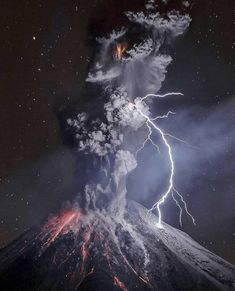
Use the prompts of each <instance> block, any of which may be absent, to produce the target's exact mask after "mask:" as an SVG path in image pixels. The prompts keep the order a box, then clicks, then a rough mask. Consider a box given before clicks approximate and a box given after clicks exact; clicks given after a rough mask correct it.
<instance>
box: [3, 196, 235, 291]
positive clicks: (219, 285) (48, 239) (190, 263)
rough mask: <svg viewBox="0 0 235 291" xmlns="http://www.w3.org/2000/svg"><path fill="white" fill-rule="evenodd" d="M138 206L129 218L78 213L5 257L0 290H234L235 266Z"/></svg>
mask: <svg viewBox="0 0 235 291" xmlns="http://www.w3.org/2000/svg"><path fill="white" fill-rule="evenodd" d="M156 221H157V219H156V217H155V216H154V215H151V216H150V215H148V212H147V210H146V209H145V208H144V207H142V206H140V205H139V204H137V203H134V202H130V203H129V204H128V206H127V210H126V213H125V219H122V218H119V219H117V218H112V217H110V216H107V215H105V214H104V213H102V212H95V211H93V212H91V211H90V212H89V213H88V214H84V213H82V212H81V211H79V210H78V209H76V208H71V209H69V210H64V211H63V212H62V213H61V214H60V215H58V216H53V217H52V218H50V219H49V220H48V221H47V222H46V223H45V224H44V225H43V226H42V227H41V228H40V227H33V228H31V229H30V230H29V231H27V232H26V233H24V234H23V235H22V236H21V237H19V238H18V239H17V240H15V241H14V242H12V243H11V244H10V245H9V246H8V247H6V248H4V249H2V250H1V252H0V285H1V288H0V290H3V291H8V290H9V291H11V290H12V291H16V290H17V291H55V290H56V291H62V290H63V291H71V290H79V291H80V290H90V291H91V290H92V291H95V290H97V291H106V290H107V291H112V290H117V291H118V290H123V291H127V290H160V291H168V290H169V291H184V290H205V291H210V290H211V291H216V290H235V267H234V266H233V265H231V264H229V263H228V262H226V261H224V260H223V259H221V258H220V257H218V256H217V255H215V254H213V253H211V252H210V251H208V250H207V249H205V248H203V247H202V246H201V245H199V244H198V243H196V242H195V241H194V240H193V239H192V238H191V237H189V236H188V235H187V234H185V233H183V232H182V231H180V230H177V229H175V228H173V227H171V226H169V225H167V224H163V228H162V229H159V228H157V227H156Z"/></svg>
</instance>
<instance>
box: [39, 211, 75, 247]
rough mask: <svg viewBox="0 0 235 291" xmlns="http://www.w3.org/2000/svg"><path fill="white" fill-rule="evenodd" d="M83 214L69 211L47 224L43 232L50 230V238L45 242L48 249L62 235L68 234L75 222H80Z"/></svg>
mask: <svg viewBox="0 0 235 291" xmlns="http://www.w3.org/2000/svg"><path fill="white" fill-rule="evenodd" d="M80 217H81V213H80V212H79V211H77V210H69V211H67V212H64V213H62V214H61V215H59V216H55V217H53V218H52V219H51V220H49V221H48V223H46V225H45V226H44V228H43V231H47V230H49V233H50V237H49V239H48V240H47V241H46V242H45V244H44V246H46V247H48V246H49V245H50V244H51V243H52V242H54V241H55V240H56V238H57V237H58V236H59V235H60V234H66V233H68V232H69V230H70V229H71V225H73V223H74V222H77V221H79V219H80Z"/></svg>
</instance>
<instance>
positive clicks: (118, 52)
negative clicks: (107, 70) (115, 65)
mask: <svg viewBox="0 0 235 291" xmlns="http://www.w3.org/2000/svg"><path fill="white" fill-rule="evenodd" d="M126 49H127V43H119V44H117V46H116V57H117V59H118V60H121V59H122V56H123V54H124V52H125V51H126Z"/></svg>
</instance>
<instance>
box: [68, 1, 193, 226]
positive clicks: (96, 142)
mask: <svg viewBox="0 0 235 291" xmlns="http://www.w3.org/2000/svg"><path fill="white" fill-rule="evenodd" d="M154 7H155V4H154V1H149V2H148V3H147V5H146V13H143V12H139V13H133V12H126V17H127V18H128V20H129V26H128V28H124V27H123V28H121V29H119V30H116V31H112V32H111V33H110V34H109V35H108V36H106V37H101V38H98V39H97V42H98V44H99V47H100V49H99V53H97V56H96V60H95V64H94V67H93V68H92V69H91V71H90V72H89V74H88V77H87V80H86V81H87V82H89V83H93V84H95V85H96V86H99V87H101V88H102V99H101V98H98V97H99V96H97V100H99V101H97V102H103V106H102V107H100V108H101V111H102V112H100V115H99V118H95V119H92V117H91V116H90V112H81V113H79V114H78V115H77V118H76V119H71V118H69V119H68V120H67V122H68V124H69V125H70V126H71V127H72V128H73V129H74V132H75V135H76V143H77V148H78V151H79V152H82V153H84V155H90V156H91V155H92V156H94V157H96V158H95V159H96V163H98V167H97V168H96V172H99V174H97V173H96V175H98V176H99V181H98V182H97V183H88V184H85V185H84V191H83V190H82V191H81V192H82V193H80V196H81V197H82V199H80V204H81V205H83V207H85V208H86V209H89V208H92V209H99V210H105V211H107V212H108V213H110V215H117V216H120V217H123V213H124V209H125V205H126V199H125V197H126V178H127V175H128V173H130V172H131V171H133V170H134V169H135V168H136V167H137V155H138V153H139V152H140V151H141V150H142V149H144V147H145V144H146V143H147V142H150V143H151V144H152V145H153V147H155V148H156V150H157V151H159V152H160V151H161V149H160V148H163V152H165V151H166V155H167V156H168V160H169V169H170V177H169V179H167V180H166V183H168V184H167V186H166V187H167V190H166V192H165V193H163V194H162V196H161V198H160V200H159V201H157V202H156V203H155V204H154V205H153V207H152V209H151V210H154V209H157V211H158V216H159V221H158V223H157V225H158V226H159V227H161V226H162V214H161V209H160V206H161V204H163V203H164V202H165V200H166V199H167V198H168V196H169V195H172V198H173V200H174V201H175V202H176V205H177V206H178V207H179V209H180V223H181V216H182V207H181V205H182V206H183V207H184V209H185V211H186V213H187V214H188V215H189V216H190V217H191V218H192V221H193V223H195V221H194V218H193V216H192V215H191V214H190V213H189V211H188V209H187V205H186V203H185V201H184V199H183V197H182V195H181V194H180V193H179V192H178V191H177V190H176V189H175V187H174V172H175V165H174V158H173V153H172V149H171V145H170V142H169V141H168V138H169V137H170V138H175V137H174V136H171V135H169V134H167V133H164V132H163V131H162V130H161V128H160V127H158V125H157V121H158V119H163V118H167V117H168V116H169V115H170V114H173V112H171V111H169V112H168V113H167V114H166V115H163V116H155V117H152V116H151V112H150V108H149V105H148V103H147V102H148V101H151V100H152V99H154V98H164V97H168V96H171V97H173V96H174V95H182V94H181V93H174V92H173V93H167V94H164V95H156V93H157V92H158V91H159V90H160V88H161V84H162V82H163V81H164V79H165V74H166V72H167V66H168V65H169V64H170V63H171V61H172V58H171V56H170V55H168V54H165V53H164V49H165V47H167V45H168V44H169V43H170V42H171V41H172V40H173V39H174V38H176V37H177V36H179V35H181V34H182V33H183V32H184V31H185V30H186V29H187V28H188V26H189V23H190V17H189V16H188V15H181V14H179V13H178V12H177V11H172V12H169V13H168V14H167V15H165V16H164V17H163V16H161V15H160V13H158V12H157V11H156V10H155V8H154ZM136 30H138V31H139V35H140V36H139V39H136V33H135V31H136ZM94 106H96V105H95V103H94ZM99 106H100V105H99ZM90 109H91V111H92V110H93V109H92V108H91V107H90ZM100 116H102V117H100ZM143 129H144V131H143ZM146 135H147V137H146ZM154 135H156V136H157V138H158V140H159V145H157V144H156V143H155V142H154ZM133 136H135V138H133ZM131 137H132V138H131ZM155 139H156V138H155ZM97 157H98V162H97Z"/></svg>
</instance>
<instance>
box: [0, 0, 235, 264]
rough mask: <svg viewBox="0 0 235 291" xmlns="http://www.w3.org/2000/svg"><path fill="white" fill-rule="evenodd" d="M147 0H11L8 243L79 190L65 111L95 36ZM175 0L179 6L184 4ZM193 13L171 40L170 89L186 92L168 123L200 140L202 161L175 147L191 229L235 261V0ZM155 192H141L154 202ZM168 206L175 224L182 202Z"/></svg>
mask: <svg viewBox="0 0 235 291" xmlns="http://www.w3.org/2000/svg"><path fill="white" fill-rule="evenodd" d="M127 2H128V3H127ZM142 2H143V1H139V0H138V1H137V0H130V1H125V0H119V1H117V0H86V1H85V0H80V1H79V0H78V1H54V0H51V1H36V0H35V1H3V3H2V5H1V6H2V7H1V18H0V23H1V32H0V33H1V45H0V50H1V71H2V72H1V86H0V95H1V109H0V112H1V114H0V127H1V130H0V134H1V136H0V138H1V143H0V147H1V149H0V159H1V163H0V179H1V185H0V205H1V208H0V246H1V247H3V246H5V245H6V244H7V243H8V242H10V241H11V240H12V239H14V238H16V237H17V236H18V235H19V234H21V233H22V232H23V231H24V230H25V229H27V228H29V227H30V226H32V225H33V224H34V223H38V222H39V221H40V220H41V219H42V218H44V217H46V216H47V215H48V214H50V213H51V212H53V211H56V210H57V209H58V208H59V207H60V206H61V204H62V203H63V202H64V201H66V200H67V199H70V198H72V197H74V195H75V194H76V188H75V187H74V179H75V178H74V175H73V174H74V165H75V162H76V159H75V154H74V152H73V151H72V149H71V148H70V147H68V146H67V144H65V143H64V140H63V139H62V138H61V133H60V126H59V123H58V119H57V117H58V114H59V112H61V111H63V110H64V109H66V108H68V107H73V106H74V104H77V102H78V100H79V96H80V92H81V88H82V86H83V84H84V79H85V78H86V74H87V70H88V68H89V66H90V65H91V62H92V59H93V54H94V51H95V49H94V37H95V36H98V35H99V34H102V33H103V34H104V33H106V32H108V31H110V30H111V29H113V28H115V27H119V26H120V25H121V24H123V23H125V18H124V16H123V11H125V10H128V9H132V10H133V9H136V10H138V9H140V8H141V7H142V6H141V5H142ZM171 2H172V4H171V5H172V8H175V7H176V8H177V5H178V4H177V3H178V1H171ZM190 16H191V17H192V23H191V25H190V28H189V29H188V31H187V32H186V34H184V35H183V36H182V37H180V39H178V40H177V41H176V42H175V43H174V44H173V45H172V48H171V51H172V56H173V63H172V65H171V66H170V67H169V69H168V74H167V77H166V81H165V83H164V84H163V87H162V89H161V90H162V92H167V91H180V92H183V93H184V97H183V98H181V100H180V101H179V102H175V103H174V104H173V105H172V106H173V107H174V109H175V111H179V112H180V115H179V117H178V118H176V121H175V125H174V126H172V125H169V130H170V131H171V130H174V131H173V132H176V133H177V136H180V137H183V138H184V139H185V140H190V141H191V143H192V144H195V143H196V145H197V146H198V144H197V141H198V140H201V143H200V144H199V146H200V149H199V150H198V152H196V154H195V153H194V155H193V158H192V160H193V161H194V163H193V164H190V163H189V161H190V159H188V160H187V159H186V158H185V156H187V154H189V156H190V155H192V153H191V152H190V150H189V149H185V151H183V153H185V156H183V155H182V149H181V148H177V146H176V154H177V153H178V159H177V157H176V162H177V163H178V165H179V169H180V173H179V175H178V176H177V182H178V183H179V185H180V188H181V193H187V195H186V196H185V197H186V199H187V201H188V204H189V206H190V209H191V210H192V212H193V214H194V216H195V218H196V219H197V221H198V224H197V226H196V227H194V226H193V225H191V224H190V222H188V221H187V219H184V226H183V230H184V231H186V232H187V233H188V234H189V235H191V236H192V237H193V238H194V239H195V240H197V241H198V242H200V243H201V244H203V245H204V246H205V247H207V248H209V249H210V250H212V251H213V252H215V253H216V254H218V255H220V256H221V257H223V258H225V259H227V260H228V261H230V262H232V263H235V193H234V188H235V180H234V175H235V151H234V149H235V141H234V136H235V129H234V124H235V109H234V108H235V3H234V1H233V0H223V1H220V0H215V1H209V0H208V1H204V0H200V1H194V2H193V4H192V5H191V9H190ZM170 105H171V104H170V103H169V101H165V102H163V103H162V104H161V106H160V108H162V109H163V108H169V106H170ZM166 126H168V125H167V124H166ZM195 135H196V136H197V137H198V138H196V137H195ZM208 135H209V137H208ZM202 136H204V139H203V141H202V139H201V137H202ZM199 137H200V138H199ZM194 141H195V143H194ZM215 145H216V146H215ZM195 156H196V157H197V156H198V163H196V162H195V160H197V159H195ZM140 171H141V170H140ZM189 175H190V179H189V177H188V176H189ZM77 179H79V177H77ZM134 181H135V180H134V179H132V182H130V184H131V183H134ZM137 188H138V187H137ZM133 191H135V188H133V189H132V191H130V197H131V198H132V199H135V193H134V192H133ZM137 196H138V195H137ZM151 199H152V198H151V195H150V196H148V201H142V200H141V198H138V197H137V198H136V200H138V201H139V202H141V203H144V204H145V205H146V206H149V205H148V204H149V203H150V201H151ZM168 212H169V213H173V214H172V215H171V214H169V215H168V218H166V221H167V222H168V223H170V224H172V225H174V226H176V227H179V225H178V221H177V217H176V216H175V215H174V213H175V212H177V210H175V208H174V206H173V205H170V206H169V209H166V213H168Z"/></svg>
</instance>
